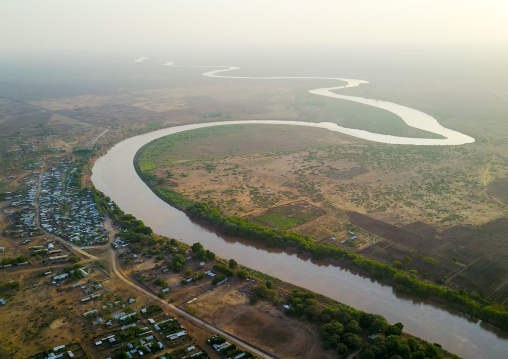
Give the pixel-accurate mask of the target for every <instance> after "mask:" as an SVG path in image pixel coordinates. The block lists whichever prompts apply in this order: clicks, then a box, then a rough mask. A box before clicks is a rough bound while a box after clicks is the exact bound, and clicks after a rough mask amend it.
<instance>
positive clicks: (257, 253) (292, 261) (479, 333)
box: [92, 121, 508, 358]
mask: <svg viewBox="0 0 508 359" xmlns="http://www.w3.org/2000/svg"><path fill="white" fill-rule="evenodd" d="M240 123H241V124H245V123H257V124H260V125H270V124H285V125H298V126H314V127H321V128H326V129H329V130H334V128H336V127H335V126H337V125H333V126H331V125H329V124H322V123H321V124H316V123H302V122H294V121H293V122H289V121H236V122H214V123H204V124H194V125H185V126H178V127H172V128H166V129H162V130H159V131H155V132H151V133H147V134H144V135H140V136H135V137H132V138H129V139H127V140H125V141H123V142H120V143H118V144H116V145H115V146H114V147H113V148H111V149H110V150H109V152H108V153H107V154H106V155H105V156H103V157H101V158H99V159H98V160H97V161H96V163H95V165H94V167H93V176H92V181H93V183H94V185H95V187H96V188H97V189H99V190H101V191H102V192H104V193H105V194H106V195H108V196H110V197H111V199H112V200H114V201H115V202H116V203H117V204H118V205H119V206H120V208H122V210H124V211H125V212H126V213H132V214H133V215H134V216H136V217H137V218H139V219H141V220H143V221H144V222H145V223H146V224H147V225H148V226H150V227H152V228H153V230H154V231H155V232H156V233H159V234H162V235H165V236H168V237H172V238H177V239H179V240H182V241H183V242H185V243H188V244H192V243H195V242H198V241H199V242H201V243H202V244H203V245H204V246H205V248H209V249H211V250H213V251H214V252H216V253H217V254H218V255H219V256H221V257H223V258H235V259H236V260H237V261H238V262H239V263H241V264H243V265H246V266H249V267H251V268H254V269H256V270H259V271H262V272H265V273H268V274H270V275H273V276H275V277H278V278H280V279H282V280H284V281H287V282H290V283H294V284H296V285H299V286H302V287H305V288H308V289H310V290H312V291H315V292H318V293H322V294H324V295H326V296H328V297H331V298H334V299H336V300H338V301H340V302H343V303H346V304H349V305H351V306H353V307H355V308H358V309H361V310H364V311H367V312H372V313H378V314H381V315H383V316H385V317H386V318H387V319H388V321H390V322H392V323H393V322H402V323H404V325H405V328H404V329H405V330H406V331H408V332H409V333H411V334H414V335H416V336H419V337H421V338H424V339H425V340H427V341H429V342H431V343H434V342H435V343H440V344H442V345H443V347H444V348H446V349H448V350H450V351H452V352H454V353H456V354H458V355H460V356H462V357H464V358H506V353H508V335H507V334H506V333H504V332H502V331H500V330H497V329H496V328H494V327H492V326H490V325H486V324H483V323H481V322H479V321H476V320H471V319H468V318H467V317H465V316H463V315H461V314H460V313H458V312H453V311H451V310H448V309H444V308H443V307H441V306H439V305H436V304H433V303H428V302H425V301H414V300H411V299H408V298H403V297H399V296H397V295H395V294H394V292H393V291H392V289H391V287H388V286H383V285H381V284H379V283H377V282H374V281H371V280H369V279H366V278H363V277H361V276H358V275H355V274H352V273H350V272H348V271H345V270H342V269H340V268H338V267H334V266H330V265H326V264H323V263H316V262H313V261H310V260H306V259H302V258H299V257H298V256H297V255H292V254H287V253H284V252H276V251H268V250H267V249H263V248H257V247H255V246H254V245H252V244H249V243H247V242H243V241H241V240H238V239H235V238H230V237H226V236H221V235H218V234H217V233H215V232H214V231H212V230H210V229H207V228H206V227H204V226H202V225H199V224H196V223H194V222H192V221H191V220H190V219H189V218H188V217H187V216H186V215H185V214H184V213H182V212H180V211H178V210H177V209H175V208H173V207H171V206H170V205H168V204H167V203H165V202H163V201H162V200H161V199H159V198H158V197H157V196H156V195H155V194H154V193H153V192H152V191H151V190H150V189H149V188H148V187H147V186H146V185H145V184H144V183H143V181H141V179H140V178H139V177H138V175H137V173H136V171H135V170H134V166H133V159H134V156H135V154H136V152H137V151H138V150H139V148H141V147H142V146H143V145H145V144H147V143H149V142H151V141H153V140H155V139H157V138H160V137H163V136H167V135H170V134H174V133H178V132H182V131H189V130H193V129H197V128H202V127H208V126H221V125H231V124H240ZM340 132H342V131H340ZM373 135H376V134H373ZM377 136H382V135H377ZM415 141H416V140H415ZM429 141H430V140H429ZM432 141H435V140H432ZM381 142H383V141H381ZM441 144H443V143H441Z"/></svg>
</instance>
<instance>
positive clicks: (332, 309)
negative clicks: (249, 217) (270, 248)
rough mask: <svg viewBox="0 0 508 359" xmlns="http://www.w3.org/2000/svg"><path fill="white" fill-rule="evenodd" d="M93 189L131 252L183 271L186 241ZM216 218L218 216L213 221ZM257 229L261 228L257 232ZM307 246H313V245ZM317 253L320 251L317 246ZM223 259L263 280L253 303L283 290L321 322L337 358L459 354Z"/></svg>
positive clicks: (302, 313)
mask: <svg viewBox="0 0 508 359" xmlns="http://www.w3.org/2000/svg"><path fill="white" fill-rule="evenodd" d="M92 192H93V198H94V200H95V201H96V203H97V205H98V206H99V208H100V209H101V211H104V213H107V214H109V215H110V216H112V217H114V218H115V222H116V223H117V224H118V225H119V227H120V228H121V229H123V231H122V232H120V233H119V235H120V236H121V237H122V238H123V239H124V240H125V241H127V242H129V243H130V244H131V245H130V247H131V248H132V249H133V252H134V251H136V252H141V251H145V252H150V251H151V252H157V253H159V252H160V253H162V254H164V253H165V252H168V253H173V260H172V262H168V267H169V268H171V269H172V270H173V271H175V272H179V271H181V267H182V266H181V265H177V266H175V263H176V262H178V260H179V258H181V259H182V260H183V255H182V254H181V253H185V251H183V252H182V251H180V252H179V253H177V254H174V252H173V251H172V250H171V249H172V246H174V245H179V247H181V246H185V245H183V244H181V243H180V244H178V242H177V241H175V240H174V239H171V240H165V239H164V238H162V237H159V236H158V235H156V234H154V233H153V232H152V229H151V228H150V227H147V226H146V225H145V224H144V223H143V222H142V221H141V220H138V219H137V218H136V217H134V216H133V215H131V214H125V213H124V212H123V211H122V210H121V209H120V208H119V207H118V206H117V205H116V204H115V203H114V202H112V201H111V200H110V199H109V198H108V197H106V196H105V195H104V194H103V193H102V192H100V191H98V190H96V189H92ZM175 195H176V194H175ZM179 203H182V202H179ZM206 208H207V207H206V205H204V204H201V203H194V204H193V205H191V206H190V207H188V208H187V210H188V211H189V213H192V214H193V215H195V216H196V217H197V218H201V219H205V216H203V214H204V213H205V212H204V210H205V209H206ZM211 212H212V213H214V215H213V216H212V217H206V220H207V221H210V223H214V224H215V225H217V223H218V222H217V218H219V217H220V215H219V214H218V212H217V211H216V209H211ZM212 218H215V220H213V222H212ZM224 223H225V222H224ZM231 226H233V225H232V224H231V222H229V225H228V227H230V228H232V227H231ZM240 226H241V225H240ZM254 226H255V227H254V228H257V229H258V230H263V231H264V230H266V228H263V227H261V226H258V225H254ZM234 227H236V228H240V227H238V225H234ZM241 227H243V228H247V227H249V225H248V223H246V222H244V223H243V226H241ZM250 230H251V231H252V230H253V228H252V227H251V229H250ZM244 231H245V229H244V230H241V231H239V232H238V231H235V233H236V234H239V233H244V234H245V233H247V232H244ZM256 233H258V235H259V234H260V233H259V232H256ZM281 234H283V233H279V235H281ZM265 237H267V238H274V237H273V233H271V234H270V233H269V232H265ZM279 237H281V236H279ZM282 237H285V238H281V239H280V240H281V241H277V240H275V239H273V240H274V242H273V243H272V245H278V246H281V245H282V244H283V243H289V242H291V243H293V244H296V243H298V242H299V241H300V240H301V238H300V235H299V234H297V233H286V234H285V235H282ZM290 238H292V239H290ZM287 241H289V242H287ZM166 242H167V243H166ZM136 246H139V250H136V249H135V247H136ZM185 248H187V246H185ZM190 249H191V251H192V258H193V259H194V260H198V261H201V260H205V261H206V260H209V259H215V254H213V252H211V251H209V250H206V249H205V248H204V247H203V246H202V245H201V244H200V243H194V244H193V245H192V246H190ZM307 250H310V251H312V250H311V249H310V247H309V248H308V249H307ZM313 253H316V254H317V253H318V252H313ZM323 254H324V252H323ZM325 256H326V254H325ZM224 263H225V264H216V265H214V266H213V268H214V269H215V270H217V271H218V272H220V273H222V274H221V275H220V278H221V279H222V278H226V277H233V276H235V275H236V276H237V277H238V278H239V279H240V280H246V279H247V278H249V277H253V278H256V281H257V282H258V283H259V284H257V285H255V286H254V287H253V288H252V294H251V303H255V302H256V301H258V300H269V301H272V302H273V304H274V305H276V306H279V305H281V300H280V298H281V296H280V295H279V294H282V296H283V298H284V299H285V301H286V302H287V306H286V309H285V312H286V314H287V315H289V316H292V317H296V318H298V319H299V320H300V321H302V322H305V321H309V322H311V323H314V324H316V325H318V326H319V333H320V337H321V340H322V345H323V347H324V348H325V349H331V350H333V351H334V352H335V353H336V354H337V355H338V357H339V358H346V357H348V356H349V355H350V353H355V352H356V353H359V357H360V358H362V359H375V358H388V357H390V358H392V357H394V356H398V357H401V358H410V359H417V358H458V357H457V356H456V355H453V354H450V353H448V352H446V351H445V350H443V349H442V348H441V345H439V344H431V343H428V342H426V341H423V340H420V339H418V338H415V337H413V336H411V335H409V334H406V333H403V332H402V329H403V327H404V326H403V324H402V323H395V324H393V325H390V324H389V323H388V322H387V321H386V319H385V318H384V317H383V316H381V315H377V314H370V313H366V312H363V311H360V310H357V309H354V308H352V307H350V306H348V305H345V304H342V303H339V302H337V301H334V300H331V299H329V298H326V297H324V296H321V295H317V294H315V293H312V292H310V291H308V290H305V289H303V288H298V289H292V290H290V291H289V292H288V290H287V289H286V288H287V286H286V284H285V283H283V282H281V281H280V280H278V279H277V278H273V277H270V276H267V275H266V274H263V273H259V272H257V271H253V270H251V269H249V268H246V267H243V266H240V265H239V264H238V263H237V262H236V261H235V260H234V259H230V260H229V261H224ZM226 264H227V265H226ZM216 279H217V278H216ZM217 282H218V281H215V282H213V284H217ZM159 285H161V287H163V288H164V287H167V285H164V283H159ZM279 291H280V293H279Z"/></svg>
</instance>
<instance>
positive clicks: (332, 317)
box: [286, 290, 445, 359]
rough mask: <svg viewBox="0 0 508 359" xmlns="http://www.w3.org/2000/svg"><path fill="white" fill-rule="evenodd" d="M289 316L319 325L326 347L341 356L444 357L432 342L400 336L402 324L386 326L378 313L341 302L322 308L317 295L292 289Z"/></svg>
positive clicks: (407, 358) (288, 298) (410, 358)
mask: <svg viewBox="0 0 508 359" xmlns="http://www.w3.org/2000/svg"><path fill="white" fill-rule="evenodd" d="M287 302H288V304H289V305H290V308H289V309H287V310H286V313H287V314H288V315H292V316H296V317H298V318H300V319H301V320H310V321H312V322H314V323H316V324H318V325H320V328H319V333H320V335H321V339H322V341H323V346H324V348H325V349H333V350H335V352H336V353H337V354H338V356H339V357H340V358H346V357H347V356H348V355H349V354H350V353H352V352H355V351H358V350H360V354H359V356H358V357H359V358H362V359H377V358H379V359H380V358H404V359H417V358H443V357H445V356H444V355H443V354H442V353H441V350H440V349H439V348H438V347H437V346H436V345H433V344H429V343H426V342H423V341H422V342H419V341H417V340H416V339H415V338H414V337H408V338H407V339H406V338H404V337H402V336H401V334H402V328H403V325H402V324H401V323H395V324H394V325H389V324H388V323H387V322H386V320H385V318H383V317H382V316H380V315H375V314H369V313H364V312H362V311H359V310H356V309H353V308H351V307H349V306H347V305H344V304H335V305H331V306H326V307H324V308H323V305H322V303H319V302H318V301H317V300H316V294H314V293H311V292H304V291H301V290H293V292H292V293H291V294H290V295H288V297H287Z"/></svg>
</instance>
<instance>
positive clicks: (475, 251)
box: [348, 212, 508, 303]
mask: <svg viewBox="0 0 508 359" xmlns="http://www.w3.org/2000/svg"><path fill="white" fill-rule="evenodd" d="M348 217H349V220H350V221H351V223H353V224H354V225H356V226H358V227H360V228H362V229H363V230H365V231H367V232H370V233H372V234H375V235H377V236H379V237H382V238H383V240H381V241H379V242H377V243H376V244H373V245H371V246H369V247H367V248H365V249H362V250H361V251H360V252H359V253H360V254H362V255H363V256H365V257H367V258H371V259H375V260H377V261H380V262H384V263H393V262H394V261H399V262H401V263H402V264H403V266H404V267H405V268H406V269H408V270H414V271H416V273H415V272H413V273H415V274H418V275H420V276H423V277H424V278H427V279H429V280H431V281H434V282H436V283H445V284H447V285H449V286H451V287H453V288H456V289H466V290H468V291H472V292H477V293H479V294H480V295H482V296H484V297H487V298H489V299H492V300H494V301H496V302H498V303H506V301H507V300H508V275H507V273H508V246H507V244H508V237H507V236H506V233H507V232H508V218H499V219H496V220H493V221H490V222H488V223H485V224H483V225H481V226H474V227H472V226H460V225H458V226H453V227H450V228H447V229H445V230H443V231H441V232H439V231H437V230H436V229H435V228H433V227H431V226H429V225H426V224H424V223H421V222H415V223H412V224H409V225H405V226H402V227H397V226H394V225H391V224H388V223H385V222H382V221H379V220H377V219H374V218H372V217H369V216H366V215H363V214H360V213H357V212H348Z"/></svg>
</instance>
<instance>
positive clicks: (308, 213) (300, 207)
mask: <svg viewBox="0 0 508 359" xmlns="http://www.w3.org/2000/svg"><path fill="white" fill-rule="evenodd" d="M325 214H326V211H325V210H323V209H321V208H319V207H316V206H314V205H312V204H310V203H309V202H307V201H296V202H292V203H288V204H283V205H281V206H277V207H273V208H270V209H269V210H267V211H265V212H263V213H262V214H261V215H260V216H256V217H254V218H251V219H252V220H253V221H254V222H257V223H259V224H262V225H265V226H269V227H272V228H278V229H289V228H293V227H296V226H299V225H301V224H304V223H306V222H309V221H312V220H314V219H316V218H318V217H321V216H322V215H325Z"/></svg>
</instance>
